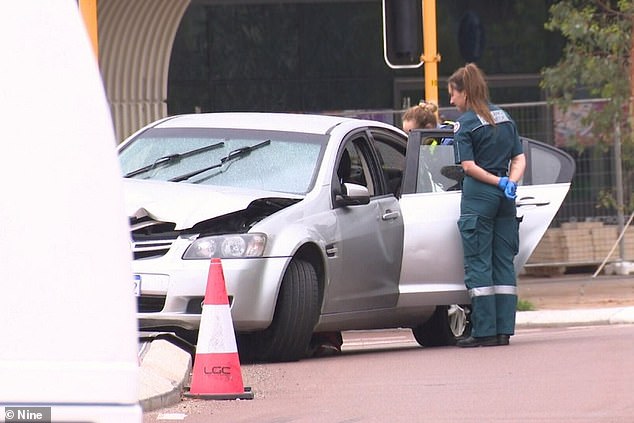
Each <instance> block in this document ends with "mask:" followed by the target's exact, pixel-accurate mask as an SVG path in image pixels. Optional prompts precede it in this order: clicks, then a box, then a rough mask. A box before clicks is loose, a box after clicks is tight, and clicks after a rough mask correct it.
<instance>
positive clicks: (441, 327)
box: [412, 304, 471, 347]
mask: <svg viewBox="0 0 634 423" xmlns="http://www.w3.org/2000/svg"><path fill="white" fill-rule="evenodd" d="M470 332H471V324H470V323H469V306H464V305H458V304H452V305H449V306H437V307H436V311H435V312H434V314H433V315H432V317H431V318H430V319H429V320H428V321H426V322H425V323H423V324H422V325H419V326H417V327H415V328H414V329H412V333H413V334H414V338H416V341H417V342H418V343H419V344H420V345H422V346H423V347H439V346H444V345H454V344H455V343H456V340H457V339H458V338H460V337H463V336H468V335H469V333H470Z"/></svg>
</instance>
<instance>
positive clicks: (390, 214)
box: [381, 210, 400, 220]
mask: <svg viewBox="0 0 634 423" xmlns="http://www.w3.org/2000/svg"><path fill="white" fill-rule="evenodd" d="M399 215H400V213H399V212H398V211H392V210H386V211H385V213H383V216H381V219H383V220H394V219H398V217H399Z"/></svg>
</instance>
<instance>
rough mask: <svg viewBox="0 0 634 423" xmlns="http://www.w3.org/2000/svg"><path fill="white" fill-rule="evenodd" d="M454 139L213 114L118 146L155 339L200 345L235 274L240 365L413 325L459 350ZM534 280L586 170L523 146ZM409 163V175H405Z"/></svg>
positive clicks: (525, 227)
mask: <svg viewBox="0 0 634 423" xmlns="http://www.w3.org/2000/svg"><path fill="white" fill-rule="evenodd" d="M446 137H451V132H447V131H442V130H439V131H414V132H412V133H411V134H409V138H410V139H409V141H408V137H407V135H406V134H405V133H404V132H403V131H401V130H400V129H398V128H395V127H393V126H391V125H388V124H384V123H381V122H377V121H370V120H357V119H351V118H343V117H333V116H321V115H319V116H318V115H301V114H281V113H280V114H274V113H271V114H265V113H211V114H195V115H182V116H175V117H170V118H166V119H163V120H161V121H158V122H154V123H152V124H150V125H148V126H147V127H145V128H143V129H142V130H140V131H138V132H137V133H136V134H134V135H132V136H131V137H130V138H129V139H127V140H126V141H125V142H123V143H122V144H121V145H120V147H119V157H120V161H121V167H122V172H123V176H124V178H125V195H126V205H127V212H128V215H129V216H130V225H131V230H132V246H133V252H134V259H135V260H134V262H133V270H134V273H135V287H136V288H135V289H136V292H137V294H138V304H139V321H140V326H141V328H145V329H155V330H156V329H163V330H174V331H176V332H177V333H180V334H181V335H183V336H189V337H190V338H191V339H192V340H194V339H195V336H196V335H195V334H196V330H197V329H198V326H199V322H200V316H201V310H202V306H201V303H202V301H203V298H204V294H205V288H206V284H207V275H208V271H209V263H210V259H212V258H220V259H221V260H222V261H221V262H222V266H223V271H224V276H225V282H226V287H227V293H228V295H229V300H230V306H231V315H232V318H233V324H234V328H235V330H236V331H237V333H238V334H239V338H238V340H239V344H240V349H241V354H242V353H243V352H244V353H245V354H248V355H249V356H250V357H253V358H255V359H257V360H263V361H287V360H297V359H300V358H302V357H303V356H304V355H305V353H306V350H307V346H308V345H309V343H310V340H311V337H313V336H314V334H317V333H322V332H332V331H342V330H353V329H381V328H395V327H409V328H412V329H413V330H414V334H415V336H416V338H417V340H418V341H419V342H420V343H421V344H422V345H427V346H433V345H447V344H450V343H452V342H454V341H455V338H456V337H457V336H460V335H461V334H462V333H463V332H464V330H465V329H466V328H467V326H468V319H467V317H468V316H467V312H468V304H469V298H468V296H467V293H466V290H465V286H464V283H463V270H462V269H463V264H462V246H461V243H460V236H459V233H458V229H457V225H456V222H457V220H458V214H459V202H460V178H461V174H460V169H459V168H458V167H456V166H455V165H454V160H453V147H452V146H451V145H436V144H438V143H435V142H431V141H433V140H438V139H441V138H446ZM523 142H524V147H525V153H526V156H527V160H528V168H527V172H526V175H525V177H524V180H523V181H522V182H521V185H520V187H519V188H518V200H517V205H518V210H519V212H520V214H521V215H522V216H521V217H522V219H523V221H522V224H521V225H520V227H521V232H520V239H521V241H520V244H521V245H520V253H519V254H518V256H517V258H516V267H517V269H518V270H519V269H521V267H522V266H523V265H524V263H525V262H526V260H527V259H528V257H529V256H530V254H531V252H532V251H533V249H534V248H535V247H536V245H537V243H538V242H539V240H540V239H541V237H542V236H543V234H544V232H545V231H546V229H547V228H548V226H549V224H550V222H551V221H552V219H553V217H554V216H555V213H556V212H557V210H558V209H559V207H560V205H561V203H562V201H563V199H564V197H565V196H566V194H567V192H568V189H569V186H570V181H571V179H572V175H573V173H574V162H573V161H572V159H571V158H570V157H569V156H568V155H566V154H565V153H563V152H561V151H560V150H557V149H554V148H552V147H549V146H547V145H545V144H541V143H538V142H535V141H531V140H523ZM406 164H407V166H406Z"/></svg>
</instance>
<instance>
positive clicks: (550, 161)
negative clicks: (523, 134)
mask: <svg viewBox="0 0 634 423" xmlns="http://www.w3.org/2000/svg"><path fill="white" fill-rule="evenodd" d="M522 147H523V149H524V154H525V155H526V162H527V164H528V166H527V167H526V171H525V172H524V177H523V179H522V181H521V182H520V185H543V184H556V183H567V182H570V181H571V180H572V177H573V175H574V173H575V162H574V160H573V159H572V157H570V156H569V155H568V154H567V153H565V152H564V151H562V150H560V149H558V148H555V147H552V146H550V145H548V144H544V143H542V142H539V141H535V140H531V139H528V138H522Z"/></svg>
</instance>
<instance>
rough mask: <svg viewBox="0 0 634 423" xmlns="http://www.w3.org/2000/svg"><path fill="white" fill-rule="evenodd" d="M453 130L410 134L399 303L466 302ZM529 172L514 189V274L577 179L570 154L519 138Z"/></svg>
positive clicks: (403, 205) (546, 227) (404, 198)
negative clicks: (516, 241)
mask: <svg viewBox="0 0 634 423" xmlns="http://www.w3.org/2000/svg"><path fill="white" fill-rule="evenodd" d="M451 137H453V133H452V132H451V131H450V130H443V129H432V130H415V131H412V132H411V133H410V135H409V140H408V145H407V156H406V166H405V176H404V179H403V186H402V191H401V195H402V196H401V200H400V204H401V211H402V214H403V223H404V232H405V234H404V240H403V243H404V245H403V264H402V267H401V276H400V284H399V291H400V299H399V305H402V306H407V304H429V305H442V304H466V303H469V302H470V301H469V298H468V296H467V292H466V289H465V286H464V282H463V279H464V271H463V254H462V243H461V240H460V233H459V232H458V226H457V221H458V217H459V215H460V196H461V191H460V189H461V180H462V169H461V167H460V166H459V165H456V164H455V163H454V152H453V145H442V140H443V139H446V138H451ZM522 143H523V147H524V154H525V155H526V160H527V167H526V172H525V174H524V178H523V180H522V181H520V183H519V184H518V188H517V200H516V201H517V212H518V216H520V217H522V222H521V223H520V249H519V253H518V255H517V256H516V258H515V269H516V271H518V272H519V270H520V269H521V268H522V267H523V266H524V264H525V263H526V261H527V260H528V258H529V257H530V255H531V253H532V252H533V250H534V249H535V247H536V246H537V244H538V243H539V241H540V239H541V238H542V236H543V235H544V233H545V232H546V230H547V229H548V226H549V225H550V223H551V221H552V220H553V218H554V217H555V214H556V213H557V211H558V210H559V207H560V206H561V204H562V202H563V200H564V198H565V197H566V194H567V193H568V190H569V188H570V182H571V180H572V177H573V175H574V170H575V163H574V160H573V159H572V157H570V156H569V155H568V154H566V153H565V152H563V151H561V150H558V149H556V148H554V147H551V146H549V145H547V144H544V143H541V142H538V141H534V140H530V139H526V138H522Z"/></svg>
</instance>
